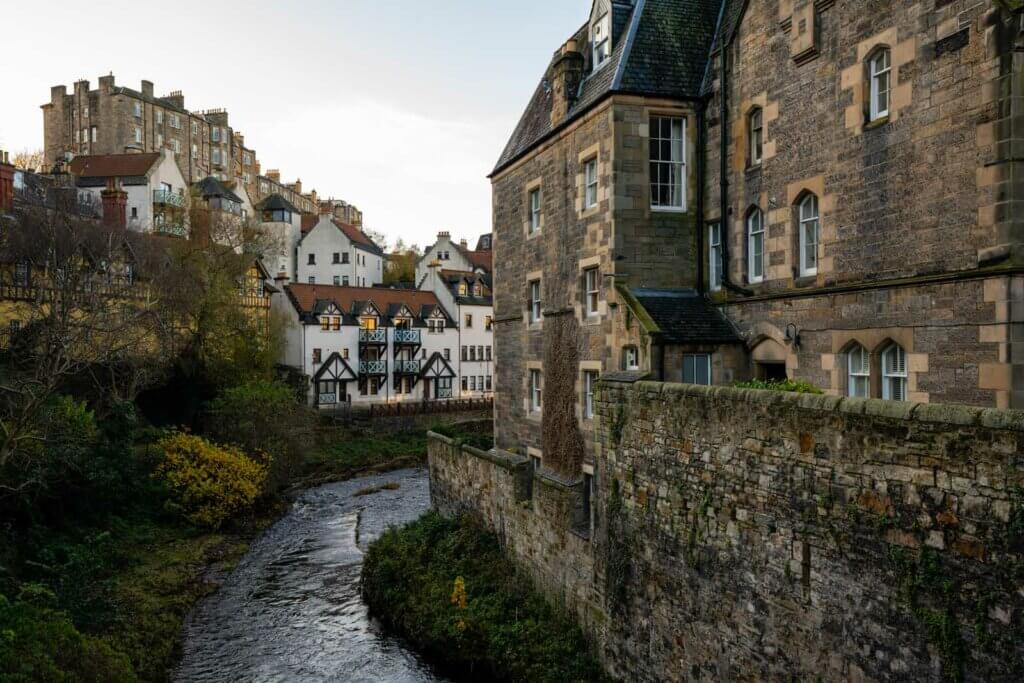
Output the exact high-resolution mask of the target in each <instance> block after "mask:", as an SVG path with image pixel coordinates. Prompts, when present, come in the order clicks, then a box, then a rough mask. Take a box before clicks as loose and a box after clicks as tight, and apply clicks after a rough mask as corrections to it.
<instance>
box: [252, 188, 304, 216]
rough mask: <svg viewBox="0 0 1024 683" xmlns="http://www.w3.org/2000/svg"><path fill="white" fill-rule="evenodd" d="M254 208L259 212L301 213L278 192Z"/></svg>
mask: <svg viewBox="0 0 1024 683" xmlns="http://www.w3.org/2000/svg"><path fill="white" fill-rule="evenodd" d="M253 208H255V209H256V210H257V211H291V212H292V213H299V210H298V209H296V208H295V207H294V206H292V203H291V202H290V201H288V200H287V199H285V198H284V197H282V196H281V195H279V194H277V193H276V192H275V193H274V194H272V195H269V196H268V197H267V198H266V199H264V200H263V201H262V202H260V203H259V204H257V205H256V206H255V207H253Z"/></svg>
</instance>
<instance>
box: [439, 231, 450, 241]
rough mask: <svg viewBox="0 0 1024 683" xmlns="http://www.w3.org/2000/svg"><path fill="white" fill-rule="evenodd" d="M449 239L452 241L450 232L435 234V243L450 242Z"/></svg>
mask: <svg viewBox="0 0 1024 683" xmlns="http://www.w3.org/2000/svg"><path fill="white" fill-rule="evenodd" d="M451 239H452V234H451V233H450V232H448V231H447V230H442V231H441V232H439V233H437V241H438V242H440V241H441V240H448V241H449V242H450V241H451Z"/></svg>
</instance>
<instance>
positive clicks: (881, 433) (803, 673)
mask: <svg viewBox="0 0 1024 683" xmlns="http://www.w3.org/2000/svg"><path fill="white" fill-rule="evenodd" d="M598 413H599V420H598V428H597V430H596V431H597V451H598V455H597V459H596V463H595V464H596V470H595V473H594V479H593V489H592V491H591V495H590V497H589V499H588V498H587V497H585V496H583V495H581V494H582V493H583V492H582V490H581V486H582V484H581V483H579V482H576V483H574V482H571V481H564V480H562V479H560V478H558V477H555V476H552V475H551V474H550V473H547V472H544V471H540V472H537V471H534V470H533V468H532V466H531V463H530V462H529V461H528V459H527V458H525V457H523V456H521V455H516V454H512V453H508V452H507V451H502V450H500V449H499V450H495V451H491V452H489V453H484V452H481V451H477V450H475V449H471V448H469V447H460V445H459V444H458V443H454V442H452V441H451V440H448V439H445V438H444V437H439V436H436V435H435V436H432V437H431V443H430V468H431V498H432V502H433V504H434V506H435V507H436V508H437V509H439V510H440V511H442V512H443V513H445V514H448V515H455V514H459V513H463V512H470V513H472V514H475V515H478V516H480V517H482V518H483V519H484V520H485V521H486V522H487V524H488V525H490V527H491V528H493V529H494V530H495V531H496V532H497V534H498V535H499V537H500V538H501V539H502V540H503V542H504V543H505V544H506V546H507V548H508V550H509V553H510V555H511V556H512V557H513V558H514V559H515V560H516V561H517V562H518V563H519V564H520V566H521V567H523V568H524V570H526V572H527V573H528V574H529V575H530V576H531V577H532V579H533V580H534V582H535V583H536V584H537V585H538V586H539V587H540V588H541V589H542V590H543V591H544V592H545V593H546V594H547V595H548V596H549V597H550V598H552V599H554V600H555V601H557V602H559V603H561V604H564V605H565V606H566V607H567V608H568V609H570V610H571V611H573V612H575V613H576V614H577V615H578V617H579V620H580V622H581V624H582V625H583V627H584V629H585V630H586V631H587V632H588V633H589V634H590V636H591V637H592V638H593V640H594V641H595V643H596V644H597V646H598V648H599V651H600V653H601V656H602V658H603V660H604V662H605V664H606V666H607V668H608V670H609V671H610V672H611V673H612V674H613V675H615V676H617V677H619V678H621V679H622V680H630V681H666V680H672V681H683V680H706V681H721V680H850V681H864V680H884V681H909V680H932V681H940V680H947V679H953V680H957V679H958V680H968V681H1010V680H1020V679H1021V677H1022V676H1024V638H1022V636H1024V596H1022V593H1021V592H1020V590H1019V589H1020V585H1021V581H1022V577H1024V573H1022V572H1024V489H1022V487H1024V413H1020V412H1014V411H1003V410H997V409H982V408H971V407H954V406H940V405H928V404H908V403H899V402H885V401H880V400H874V399H870V400H865V399H850V398H839V397H831V396H816V395H800V394H785V393H779V392H764V391H754V390H740V389H732V388H721V387H715V388H712V387H696V386H687V385H673V384H660V383H649V382H641V383H636V384H626V383H618V382H612V381H607V382H603V383H602V385H601V388H600V392H599V402H598ZM588 500H589V509H587V507H586V506H587V501H588ZM581 501H582V505H583V507H581ZM588 522H589V523H588Z"/></svg>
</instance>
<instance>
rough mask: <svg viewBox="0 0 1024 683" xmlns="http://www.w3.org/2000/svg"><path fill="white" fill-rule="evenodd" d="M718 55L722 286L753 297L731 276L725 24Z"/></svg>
mask: <svg viewBox="0 0 1024 683" xmlns="http://www.w3.org/2000/svg"><path fill="white" fill-rule="evenodd" d="M719 31H720V33H719V36H718V45H719V47H718V54H719V56H720V61H721V63H722V65H721V66H722V71H721V76H720V78H719V98H718V99H719V102H720V104H721V105H722V111H721V116H720V117H719V125H720V126H721V128H722V133H721V140H722V144H721V149H720V150H719V162H720V164H721V166H720V168H719V171H718V174H719V183H720V184H719V202H720V206H719V211H720V213H721V217H720V218H719V219H718V220H719V226H720V230H721V231H722V239H721V240H720V241H721V243H722V286H723V287H724V288H725V289H727V290H729V291H730V292H734V293H736V294H742V295H743V296H751V295H753V293H754V292H753V291H751V290H749V289H745V288H743V287H740V286H739V285H737V284H734V283H733V281H732V280H731V279H730V275H729V271H730V269H729V229H728V228H729V104H728V97H729V64H728V61H729V42H728V40H727V39H726V35H725V23H724V22H722V25H721V26H720V27H719Z"/></svg>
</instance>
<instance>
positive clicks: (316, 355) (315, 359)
mask: <svg viewBox="0 0 1024 683" xmlns="http://www.w3.org/2000/svg"><path fill="white" fill-rule="evenodd" d="M320 360H321V351H320V349H313V362H314V363H319V362H320Z"/></svg>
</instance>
